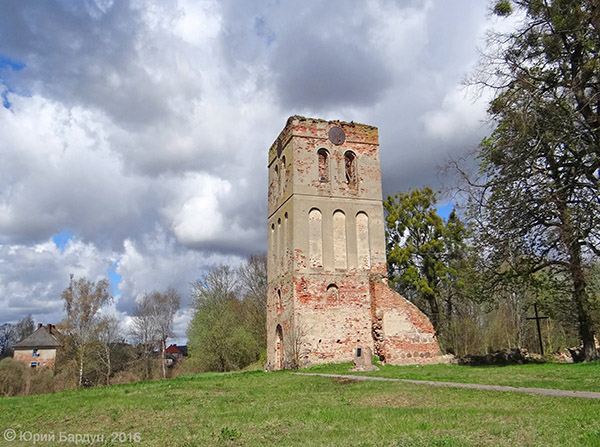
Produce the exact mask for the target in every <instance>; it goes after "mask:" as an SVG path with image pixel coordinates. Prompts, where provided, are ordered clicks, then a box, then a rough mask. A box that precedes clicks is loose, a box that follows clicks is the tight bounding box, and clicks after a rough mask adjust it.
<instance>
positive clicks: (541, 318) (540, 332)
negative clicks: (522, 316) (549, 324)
mask: <svg viewBox="0 0 600 447" xmlns="http://www.w3.org/2000/svg"><path fill="white" fill-rule="evenodd" d="M533 310H534V311H535V317H527V319H528V320H535V322H536V324H537V332H538V339H539V341H540V354H542V355H544V345H543V343H542V331H541V330H540V320H545V319H546V318H548V317H540V316H539V315H538V310H537V302H535V303H533Z"/></svg>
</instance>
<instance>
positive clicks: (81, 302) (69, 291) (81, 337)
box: [61, 275, 112, 386]
mask: <svg viewBox="0 0 600 447" xmlns="http://www.w3.org/2000/svg"><path fill="white" fill-rule="evenodd" d="M108 285H109V282H108V279H106V278H104V279H101V280H100V281H98V282H97V283H94V282H92V281H89V280H87V279H86V278H80V279H78V280H77V281H75V280H74V278H73V275H71V280H70V283H69V287H67V288H66V289H65V290H64V291H63V293H62V295H61V298H62V299H63V300H64V302H65V311H66V313H67V316H66V318H65V320H64V327H65V331H66V332H67V333H68V334H69V335H70V336H71V337H72V339H73V343H74V345H75V349H76V355H77V360H78V363H79V386H82V384H83V366H84V359H85V354H86V347H87V345H88V344H89V343H90V342H91V341H92V340H93V338H94V337H95V335H96V329H97V324H98V321H97V318H96V315H97V313H98V311H99V310H100V309H101V308H102V306H104V305H105V304H107V303H109V302H110V301H111V300H112V296H111V295H110V294H109V293H108V291H107V289H108Z"/></svg>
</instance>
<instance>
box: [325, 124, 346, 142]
mask: <svg viewBox="0 0 600 447" xmlns="http://www.w3.org/2000/svg"><path fill="white" fill-rule="evenodd" d="M329 141H331V142H332V143H333V144H335V145H336V146H339V145H341V144H344V141H346V134H345V133H344V131H343V129H342V128H341V127H332V128H331V129H329Z"/></svg>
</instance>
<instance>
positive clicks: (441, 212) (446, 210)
mask: <svg viewBox="0 0 600 447" xmlns="http://www.w3.org/2000/svg"><path fill="white" fill-rule="evenodd" d="M455 206H456V204H455V203H454V202H450V203H446V204H445V205H440V206H438V207H437V213H438V216H440V217H441V218H442V219H444V220H448V216H449V215H450V213H451V212H452V210H453V209H454V207H455Z"/></svg>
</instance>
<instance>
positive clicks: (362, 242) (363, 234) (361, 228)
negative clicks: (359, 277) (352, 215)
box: [356, 213, 371, 270]
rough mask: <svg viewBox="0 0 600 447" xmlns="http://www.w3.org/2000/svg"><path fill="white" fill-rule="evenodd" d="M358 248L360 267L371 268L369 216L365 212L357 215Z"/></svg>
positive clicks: (363, 268)
mask: <svg viewBox="0 0 600 447" xmlns="http://www.w3.org/2000/svg"><path fill="white" fill-rule="evenodd" d="M356 239H357V240H356V250H357V255H358V268H359V269H361V270H369V269H370V268H371V254H370V250H369V216H367V215H366V214H365V213H358V214H357V215H356Z"/></svg>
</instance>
